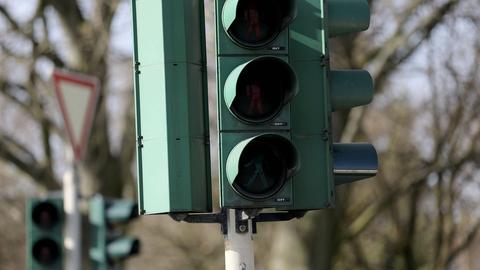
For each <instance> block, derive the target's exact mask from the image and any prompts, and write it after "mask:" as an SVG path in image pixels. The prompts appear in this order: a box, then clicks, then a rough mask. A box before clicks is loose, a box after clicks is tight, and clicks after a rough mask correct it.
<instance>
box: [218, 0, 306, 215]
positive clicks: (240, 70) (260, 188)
mask: <svg viewBox="0 0 480 270" xmlns="http://www.w3.org/2000/svg"><path fill="white" fill-rule="evenodd" d="M295 2H296V1H293V0H292V1H278V0H277V1H275V0H263V1H255V0H217V1H216V14H217V18H216V29H217V31H216V32H217V44H216V45H217V82H218V94H217V96H218V123H219V152H220V155H219V161H220V194H221V198H220V204H221V206H222V207H226V208H277V207H285V206H289V205H291V204H292V199H293V197H292V196H293V190H292V177H293V176H294V175H295V174H296V173H297V172H298V170H299V167H300V161H299V157H298V150H297V148H296V147H295V145H294V144H293V143H292V136H291V124H292V123H291V112H290V104H291V102H292V100H294V99H295V96H296V95H297V92H298V91H299V85H298V78H297V74H296V72H295V70H294V69H293V68H292V65H291V63H290V59H289V44H288V43H289V33H288V31H289V30H288V29H289V27H290V24H291V23H292V21H294V19H295V17H296V13H297V9H296V4H295Z"/></svg>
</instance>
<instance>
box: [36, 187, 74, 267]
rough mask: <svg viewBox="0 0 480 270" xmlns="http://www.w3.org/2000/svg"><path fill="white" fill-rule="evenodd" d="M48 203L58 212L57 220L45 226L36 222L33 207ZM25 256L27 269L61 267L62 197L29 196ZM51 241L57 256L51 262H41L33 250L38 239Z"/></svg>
mask: <svg viewBox="0 0 480 270" xmlns="http://www.w3.org/2000/svg"><path fill="white" fill-rule="evenodd" d="M42 204H43V205H45V204H49V205H51V206H53V207H54V209H55V211H56V213H57V214H58V220H57V222H55V223H54V224H52V226H51V227H48V228H45V227H43V228H42V227H41V226H39V224H38V221H36V220H35V218H34V217H33V215H34V211H35V209H36V208H37V207H38V206H40V205H42ZM26 210H27V211H26V230H27V231H26V242H27V243H26V247H27V250H26V258H27V269H29V270H47V269H48V270H55V269H63V260H64V256H63V226H64V224H65V220H64V214H63V199H62V198H61V197H52V196H50V197H48V198H44V199H40V198H29V199H28V200H27V209H26ZM42 240H47V241H53V242H54V243H55V244H56V247H57V248H58V252H59V254H58V258H57V259H56V260H54V261H53V262H51V263H48V264H41V263H40V262H39V261H38V259H37V258H36V257H35V256H34V254H33V250H34V247H35V245H38V244H39V241H42Z"/></svg>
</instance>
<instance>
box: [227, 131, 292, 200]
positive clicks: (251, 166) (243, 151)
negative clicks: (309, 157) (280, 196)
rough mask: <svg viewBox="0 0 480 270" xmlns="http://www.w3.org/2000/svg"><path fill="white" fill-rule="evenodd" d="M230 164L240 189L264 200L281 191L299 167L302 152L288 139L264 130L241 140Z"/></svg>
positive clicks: (231, 179) (231, 175)
mask: <svg viewBox="0 0 480 270" xmlns="http://www.w3.org/2000/svg"><path fill="white" fill-rule="evenodd" d="M226 168H227V171H226V173H227V178H228V181H229V183H230V184H231V186H232V187H233V189H234V190H235V191H236V192H237V193H239V194H240V195H242V196H244V197H247V198H249V199H254V200H255V199H257V200H264V199H268V198H270V197H271V196H273V195H275V194H276V193H277V192H278V191H280V190H281V189H282V187H283V186H284V184H285V182H286V181H287V180H288V179H290V178H291V177H292V176H293V175H294V174H295V172H296V171H297V170H298V168H299V160H298V153H297V150H296V148H295V147H294V146H293V144H292V143H291V142H290V141H289V140H288V139H286V138H284V137H282V136H280V135H275V134H263V135H259V136H256V137H252V138H249V139H246V140H244V141H241V142H240V143H239V144H237V145H236V146H235V147H234V148H233V149H232V151H231V152H230V154H229V155H228V158H227V165H226Z"/></svg>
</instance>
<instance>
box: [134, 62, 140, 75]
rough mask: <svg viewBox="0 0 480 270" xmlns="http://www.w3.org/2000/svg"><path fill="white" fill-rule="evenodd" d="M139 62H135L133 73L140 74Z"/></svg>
mask: <svg viewBox="0 0 480 270" xmlns="http://www.w3.org/2000/svg"><path fill="white" fill-rule="evenodd" d="M139 67H140V62H135V65H134V68H135V73H136V74H140V69H139Z"/></svg>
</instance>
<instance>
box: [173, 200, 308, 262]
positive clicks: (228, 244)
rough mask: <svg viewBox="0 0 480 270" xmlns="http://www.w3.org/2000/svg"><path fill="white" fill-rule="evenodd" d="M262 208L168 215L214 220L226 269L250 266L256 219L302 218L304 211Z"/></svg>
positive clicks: (189, 220) (192, 220)
mask: <svg viewBox="0 0 480 270" xmlns="http://www.w3.org/2000/svg"><path fill="white" fill-rule="evenodd" d="M260 211H261V209H249V210H246V209H245V210H240V209H227V208H223V209H222V211H221V212H219V213H211V214H190V213H170V214H169V215H170V217H171V218H173V219H174V220H175V221H178V222H182V221H183V222H187V223H217V224H220V225H221V230H222V233H223V235H224V239H225V241H224V242H225V269H226V270H253V269H255V265H254V255H253V240H252V235H253V234H256V233H257V229H256V228H257V226H256V224H257V223H258V222H277V221H288V220H292V219H299V218H302V217H303V216H304V215H305V213H306V211H287V212H281V213H279V212H276V213H260Z"/></svg>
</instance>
